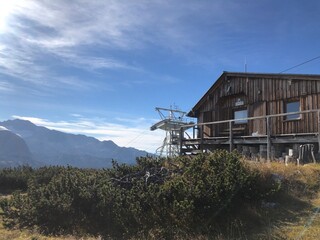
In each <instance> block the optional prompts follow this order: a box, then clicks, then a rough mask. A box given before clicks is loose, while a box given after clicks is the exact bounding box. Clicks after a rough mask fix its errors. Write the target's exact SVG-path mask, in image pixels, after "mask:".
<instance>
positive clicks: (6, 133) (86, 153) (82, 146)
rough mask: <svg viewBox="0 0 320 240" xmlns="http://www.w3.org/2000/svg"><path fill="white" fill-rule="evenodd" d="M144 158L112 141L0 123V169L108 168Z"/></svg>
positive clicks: (22, 122) (13, 122)
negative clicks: (116, 163) (50, 167)
mask: <svg viewBox="0 0 320 240" xmlns="http://www.w3.org/2000/svg"><path fill="white" fill-rule="evenodd" d="M146 155H148V153H147V152H145V151H141V150H138V149H135V148H126V147H119V146H118V145H116V144H115V143H114V142H113V141H99V140H98V139H96V138H93V137H88V136H85V135H75V134H69V133H63V132H59V131H56V130H50V129H48V128H45V127H40V126H37V125H35V124H33V123H31V122H30V121H26V120H21V119H15V120H8V121H4V122H0V167H13V166H18V165H30V166H34V167H38V166H44V165H62V166H66V165H70V166H74V167H82V168H103V167H110V166H111V161H112V159H114V160H116V161H117V162H119V163H127V164H134V163H135V159H136V158H137V157H140V156H146Z"/></svg>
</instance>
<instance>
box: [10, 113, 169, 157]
mask: <svg viewBox="0 0 320 240" xmlns="http://www.w3.org/2000/svg"><path fill="white" fill-rule="evenodd" d="M73 116H74V117H75V120H74V121H56V122H54V121H50V120H48V119H43V118H36V117H25V116H16V115H14V116H12V117H13V118H17V119H23V120H28V121H30V122H32V123H34V124H36V125H38V126H43V127H46V128H49V129H52V130H57V131H61V132H66V133H72V134H84V135H87V136H92V137H95V138H97V139H99V140H101V141H103V140H112V141H114V142H115V143H116V144H117V145H119V146H122V147H134V148H137V149H141V150H146V151H148V152H151V153H154V152H155V150H156V149H157V148H158V147H160V145H161V144H162V141H163V138H164V132H162V131H150V126H151V125H152V124H153V123H154V122H153V120H151V121H150V120H147V119H145V118H137V119H123V118H122V119H118V120H120V121H122V122H125V123H126V124H116V123H111V122H108V121H106V120H104V119H100V118H84V117H81V116H79V117H78V115H77V114H76V115H73ZM127 123H131V124H130V126H128V124H127Z"/></svg>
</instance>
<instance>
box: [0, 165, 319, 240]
mask: <svg viewBox="0 0 320 240" xmlns="http://www.w3.org/2000/svg"><path fill="white" fill-rule="evenodd" d="M251 167H253V168H256V169H259V171H261V172H262V174H270V173H272V174H277V175H276V176H281V177H280V178H281V188H282V189H283V190H282V192H281V193H280V194H278V195H277V196H276V197H275V198H273V199H269V200H267V202H266V203H265V204H264V205H263V206H261V208H260V207H259V208H257V209H255V208H250V207H249V208H248V209H246V210H244V211H245V212H244V215H245V217H243V216H242V217H241V219H242V220H243V219H245V224H242V222H241V221H240V222H239V221H237V220H235V222H234V223H233V224H232V225H230V230H229V229H228V232H229V233H228V236H225V235H224V236H221V237H218V239H221V240H223V239H301V240H302V239H303V240H307V239H319V236H320V165H319V164H317V165H313V164H310V165H305V166H301V167H297V166H294V165H289V166H287V167H285V166H284V165H283V164H277V163H272V164H255V163H252V164H251ZM273 203H274V204H275V206H270V204H271V205H272V204H273ZM0 218H1V213H0ZM235 219H236V217H235ZM0 220H1V219H0ZM239 236H240V238H239ZM207 238H208V236H198V237H196V238H195V239H199V240H200V239H207ZM2 239H12V240H22V239H23V240H24V239H30V240H32V239H33V240H45V239H46V240H76V239H87V240H89V239H90V240H93V239H95V238H76V237H72V236H67V237H46V236H42V235H40V234H38V233H32V232H29V231H27V230H22V231H21V230H7V229H5V228H4V227H3V226H2V224H0V240H2ZM177 239H179V237H178V238H177ZM191 239H194V237H191Z"/></svg>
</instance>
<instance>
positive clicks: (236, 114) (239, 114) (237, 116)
mask: <svg viewBox="0 0 320 240" xmlns="http://www.w3.org/2000/svg"><path fill="white" fill-rule="evenodd" d="M247 117H248V111H247V110H241V111H235V112H234V119H241V118H247ZM247 122H248V120H237V121H234V123H236V124H241V123H247Z"/></svg>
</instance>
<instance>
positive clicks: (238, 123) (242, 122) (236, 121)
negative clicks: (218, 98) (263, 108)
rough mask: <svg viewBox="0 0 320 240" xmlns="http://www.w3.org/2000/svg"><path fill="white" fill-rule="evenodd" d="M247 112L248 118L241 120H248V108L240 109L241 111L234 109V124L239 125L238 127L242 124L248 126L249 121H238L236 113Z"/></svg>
mask: <svg viewBox="0 0 320 240" xmlns="http://www.w3.org/2000/svg"><path fill="white" fill-rule="evenodd" d="M244 111H246V113H247V114H246V117H241V118H248V108H239V109H234V110H233V119H234V122H233V123H234V124H237V125H241V124H248V120H237V119H236V112H244ZM241 118H238V119H241Z"/></svg>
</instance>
